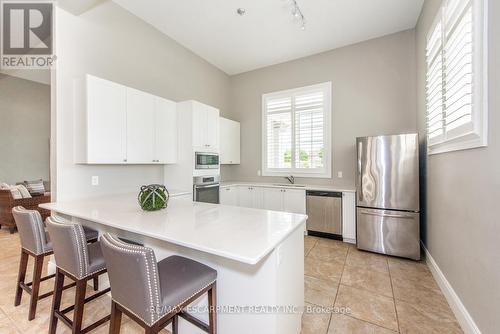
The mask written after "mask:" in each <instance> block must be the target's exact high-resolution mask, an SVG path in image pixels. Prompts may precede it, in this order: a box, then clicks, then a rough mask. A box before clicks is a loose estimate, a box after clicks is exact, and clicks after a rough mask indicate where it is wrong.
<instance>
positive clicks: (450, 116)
mask: <svg viewBox="0 0 500 334" xmlns="http://www.w3.org/2000/svg"><path fill="white" fill-rule="evenodd" d="M444 24H445V30H444V39H445V41H446V43H445V46H444V75H445V80H444V81H445V89H444V91H445V93H444V100H445V109H446V110H445V128H446V132H447V139H451V138H452V137H454V136H456V135H461V134H462V133H463V132H467V131H471V130H472V90H473V81H472V79H473V67H472V62H473V53H472V51H473V50H472V48H473V45H472V41H473V39H472V6H471V1H470V0H451V1H449V2H448V4H447V6H446V7H445V10H444Z"/></svg>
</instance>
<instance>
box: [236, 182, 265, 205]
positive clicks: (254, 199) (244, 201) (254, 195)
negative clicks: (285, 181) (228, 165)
mask: <svg viewBox="0 0 500 334" xmlns="http://www.w3.org/2000/svg"><path fill="white" fill-rule="evenodd" d="M237 188H238V193H237V195H238V205H239V206H242V207H245V208H254V209H261V208H262V189H261V188H259V187H252V186H239V187H237Z"/></svg>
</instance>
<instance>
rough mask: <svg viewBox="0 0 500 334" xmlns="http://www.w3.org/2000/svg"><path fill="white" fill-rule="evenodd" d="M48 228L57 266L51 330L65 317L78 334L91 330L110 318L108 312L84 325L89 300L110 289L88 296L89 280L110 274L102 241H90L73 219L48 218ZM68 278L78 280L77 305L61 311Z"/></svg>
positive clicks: (64, 320)
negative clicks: (71, 316)
mask: <svg viewBox="0 0 500 334" xmlns="http://www.w3.org/2000/svg"><path fill="white" fill-rule="evenodd" d="M47 230H48V231H49V235H50V238H51V240H52V246H53V249H54V257H55V260H56V267H57V268H56V274H55V277H56V280H55V285H54V299H53V302H52V311H51V317H50V325H49V333H50V334H54V333H55V332H56V328H57V322H58V320H61V321H62V322H63V323H64V324H65V325H67V326H68V327H70V328H71V330H72V333H74V334H80V333H87V332H88V331H90V330H92V329H95V328H97V327H99V326H100V325H102V324H104V323H105V322H107V321H108V320H109V315H108V316H106V317H103V318H102V319H100V320H98V321H96V322H95V323H93V324H91V325H89V326H87V327H86V328H82V323H83V309H84V306H85V303H88V302H90V301H92V300H94V299H96V298H98V297H100V296H102V295H104V294H106V293H108V292H109V291H110V289H109V288H107V289H104V290H102V291H99V292H98V293H95V294H93V295H92V296H90V297H88V298H85V293H86V288H87V282H88V281H89V280H91V279H92V280H94V282H96V281H97V280H98V278H99V276H100V275H102V274H104V273H106V264H105V262H104V257H103V255H102V251H101V246H100V243H99V242H96V243H93V244H87V243H86V242H85V231H84V229H83V226H82V225H80V224H77V223H73V222H63V221H58V220H57V219H55V218H53V217H49V218H47ZM65 277H68V278H69V279H71V280H73V281H74V282H75V283H76V291H75V304H74V305H72V306H69V307H66V308H65V309H62V310H61V297H62V293H63V282H64V278H65ZM94 286H95V285H94ZM72 310H74V313H73V320H70V319H69V318H68V317H67V316H66V313H68V312H70V311H72Z"/></svg>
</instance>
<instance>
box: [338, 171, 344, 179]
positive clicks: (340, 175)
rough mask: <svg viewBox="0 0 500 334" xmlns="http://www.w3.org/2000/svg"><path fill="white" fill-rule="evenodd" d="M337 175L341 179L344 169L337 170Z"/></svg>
mask: <svg viewBox="0 0 500 334" xmlns="http://www.w3.org/2000/svg"><path fill="white" fill-rule="evenodd" d="M337 176H338V178H339V179H341V178H342V177H343V176H344V175H343V174H342V171H338V172H337Z"/></svg>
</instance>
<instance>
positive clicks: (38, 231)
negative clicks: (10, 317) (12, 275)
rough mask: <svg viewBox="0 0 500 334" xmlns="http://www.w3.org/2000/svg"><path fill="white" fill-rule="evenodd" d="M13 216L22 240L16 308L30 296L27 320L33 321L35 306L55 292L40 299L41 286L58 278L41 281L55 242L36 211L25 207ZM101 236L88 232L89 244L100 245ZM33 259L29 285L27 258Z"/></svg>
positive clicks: (13, 213) (86, 233) (19, 208)
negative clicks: (26, 294) (23, 299)
mask: <svg viewBox="0 0 500 334" xmlns="http://www.w3.org/2000/svg"><path fill="white" fill-rule="evenodd" d="M12 215H13V216H14V220H15V221H16V225H17V229H18V231H19V237H20V239H21V260H20V261H19V274H18V277H17V284H16V297H15V301H14V306H19V305H20V304H21V298H22V294H23V290H24V291H26V293H28V294H29V295H31V300H30V309H29V314H28V320H33V319H34V318H35V314H36V306H37V303H38V301H39V300H40V299H43V298H46V297H49V296H51V295H52V294H53V291H50V292H47V293H45V294H42V295H39V291H40V283H41V282H43V281H46V280H48V279H51V278H53V277H55V274H52V275H48V276H45V277H42V269H43V261H44V259H45V257H46V256H49V255H51V254H52V242H51V241H50V238H49V236H48V235H47V232H46V231H45V226H44V225H43V220H42V216H41V215H40V212H38V211H36V210H26V209H25V208H23V207H22V206H16V207H14V208H13V209H12ZM97 236H98V233H97V231H94V230H92V229H85V238H86V241H87V242H93V241H97ZM29 256H33V258H34V266H33V279H32V281H31V282H29V283H26V282H25V278H26V269H27V267H28V258H29ZM72 286H74V284H70V285H67V286H64V289H67V288H70V287H72Z"/></svg>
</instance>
